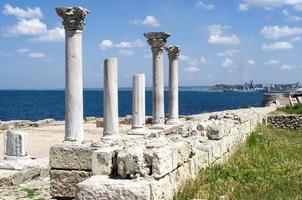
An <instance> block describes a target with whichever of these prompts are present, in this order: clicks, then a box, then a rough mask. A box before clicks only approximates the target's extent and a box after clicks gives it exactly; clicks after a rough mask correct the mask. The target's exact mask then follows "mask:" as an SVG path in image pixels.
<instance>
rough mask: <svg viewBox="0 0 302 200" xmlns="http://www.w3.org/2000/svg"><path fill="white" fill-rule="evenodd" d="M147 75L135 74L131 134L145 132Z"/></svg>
mask: <svg viewBox="0 0 302 200" xmlns="http://www.w3.org/2000/svg"><path fill="white" fill-rule="evenodd" d="M145 122H146V119H145V75H144V74H135V75H134V76H133V89H132V128H131V130H130V131H129V134H140V135H141V134H145Z"/></svg>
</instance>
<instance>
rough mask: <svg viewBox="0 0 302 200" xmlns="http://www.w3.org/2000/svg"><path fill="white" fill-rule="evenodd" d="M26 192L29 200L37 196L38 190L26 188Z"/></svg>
mask: <svg viewBox="0 0 302 200" xmlns="http://www.w3.org/2000/svg"><path fill="white" fill-rule="evenodd" d="M23 191H24V192H26V197H27V198H31V199H32V198H34V197H35V196H36V195H37V194H36V192H37V189H31V188H24V189H23Z"/></svg>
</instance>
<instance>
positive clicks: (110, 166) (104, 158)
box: [92, 147, 117, 175]
mask: <svg viewBox="0 0 302 200" xmlns="http://www.w3.org/2000/svg"><path fill="white" fill-rule="evenodd" d="M116 149H117V148H115V147H106V148H102V149H98V150H96V151H93V152H92V173H93V175H110V174H112V173H113V172H114V163H115V162H114V160H115V159H116V154H115V150H116Z"/></svg>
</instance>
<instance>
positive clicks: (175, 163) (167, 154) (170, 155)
mask: <svg viewBox="0 0 302 200" xmlns="http://www.w3.org/2000/svg"><path fill="white" fill-rule="evenodd" d="M191 154H192V147H191V145H190V144H189V143H187V142H184V141H179V142H175V143H172V144H170V145H167V146H164V147H162V148H159V149H155V150H154V152H153V156H152V157H153V159H152V174H153V176H154V177H155V178H161V177H163V176H165V175H166V174H168V173H169V172H171V171H173V170H174V169H176V168H177V167H179V166H181V165H182V164H183V163H184V162H186V161H187V160H188V159H189V158H190V156H191Z"/></svg>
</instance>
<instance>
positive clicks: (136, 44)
mask: <svg viewBox="0 0 302 200" xmlns="http://www.w3.org/2000/svg"><path fill="white" fill-rule="evenodd" d="M144 46H145V43H143V42H142V41H141V40H139V39H137V40H134V41H132V42H127V41H122V42H120V43H118V44H115V47H117V48H139V47H144Z"/></svg>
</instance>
